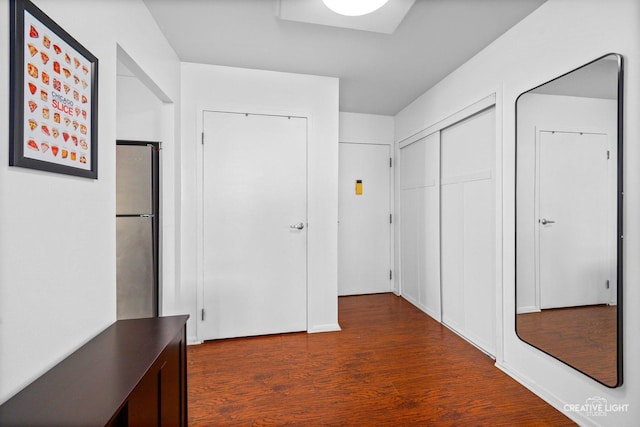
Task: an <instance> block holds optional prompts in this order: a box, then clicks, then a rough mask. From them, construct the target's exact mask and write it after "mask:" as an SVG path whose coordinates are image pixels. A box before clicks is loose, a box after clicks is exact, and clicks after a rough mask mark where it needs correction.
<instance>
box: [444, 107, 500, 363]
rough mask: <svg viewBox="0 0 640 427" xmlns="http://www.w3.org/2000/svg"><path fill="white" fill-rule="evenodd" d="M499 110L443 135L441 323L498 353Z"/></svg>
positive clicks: (458, 125)
mask: <svg viewBox="0 0 640 427" xmlns="http://www.w3.org/2000/svg"><path fill="white" fill-rule="evenodd" d="M495 126H496V120H495V108H494V107H492V108H490V109H487V110H484V111H482V112H480V113H477V114H475V115H473V116H471V117H469V118H467V119H465V120H463V121H461V122H459V123H456V124H455V125H452V126H451V127H448V128H446V129H444V130H442V131H441V147H440V149H441V207H440V209H441V218H442V221H441V229H440V232H441V259H442V261H441V275H442V321H443V322H444V323H445V324H446V325H447V326H449V327H451V328H452V329H454V330H455V331H457V332H458V333H460V334H461V335H463V336H464V337H466V338H467V339H469V340H470V341H472V342H473V343H474V344H476V345H477V346H479V347H480V348H482V349H483V350H484V351H486V352H487V353H489V354H491V355H495V352H496V344H495V343H496V334H495V321H496V319H495V318H496V304H495V299H496V285H495V268H496V262H495V243H496V242H495V221H496V219H495V218H496V217H495V212H496V204H495V141H496V139H495Z"/></svg>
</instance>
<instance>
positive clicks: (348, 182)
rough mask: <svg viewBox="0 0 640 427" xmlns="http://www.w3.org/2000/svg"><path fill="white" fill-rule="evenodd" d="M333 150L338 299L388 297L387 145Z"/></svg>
mask: <svg viewBox="0 0 640 427" xmlns="http://www.w3.org/2000/svg"><path fill="white" fill-rule="evenodd" d="M339 145H340V168H339V169H340V174H339V181H338V210H339V217H340V222H339V226H338V294H339V295H361V294H372V293H378V292H389V291H391V277H390V275H389V272H390V271H391V267H390V264H391V259H390V256H391V249H390V248H391V223H390V221H389V213H390V212H391V209H390V205H389V204H390V179H391V176H390V170H391V168H390V166H389V159H390V154H389V146H388V145H375V144H349V143H340V144H339ZM356 181H360V185H361V191H360V194H357V191H356Z"/></svg>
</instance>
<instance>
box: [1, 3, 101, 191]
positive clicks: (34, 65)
mask: <svg viewBox="0 0 640 427" xmlns="http://www.w3.org/2000/svg"><path fill="white" fill-rule="evenodd" d="M10 4H11V48H10V56H11V57H10V71H11V91H10V102H11V105H10V125H9V127H10V140H9V165H11V166H20V167H25V168H32V169H40V170H44V171H49V172H56V173H63V174H69V175H77V176H82V177H87V178H94V179H97V178H98V127H97V122H98V119H97V113H98V59H97V58H96V57H95V56H93V55H92V54H91V52H89V51H88V50H87V49H85V48H84V47H83V46H82V45H81V44H80V43H78V42H77V41H76V40H75V39H74V38H73V37H71V36H70V35H69V34H68V33H67V32H66V31H65V30H63V29H62V28H61V27H60V26H59V25H58V24H56V23H55V22H53V21H52V20H51V19H50V18H49V17H48V16H47V15H45V14H44V12H42V11H41V10H40V9H38V8H37V7H36V6H35V5H34V4H33V3H31V2H30V1H29V0H14V1H11V2H10Z"/></svg>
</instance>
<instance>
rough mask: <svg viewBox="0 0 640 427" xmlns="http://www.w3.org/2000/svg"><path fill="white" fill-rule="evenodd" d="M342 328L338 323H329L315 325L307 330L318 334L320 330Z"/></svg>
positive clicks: (337, 330) (335, 330) (332, 330)
mask: <svg viewBox="0 0 640 427" xmlns="http://www.w3.org/2000/svg"><path fill="white" fill-rule="evenodd" d="M341 330H342V328H341V327H340V325H339V324H337V323H327V324H325V325H315V326H312V327H311V328H309V329H308V330H307V333H309V334H317V333H320V332H339V331H341Z"/></svg>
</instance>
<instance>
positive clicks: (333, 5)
mask: <svg viewBox="0 0 640 427" xmlns="http://www.w3.org/2000/svg"><path fill="white" fill-rule="evenodd" d="M387 1H389V0H322V2H323V3H324V4H325V6H327V7H328V8H329V9H331V10H332V11H334V12H335V13H338V14H340V15H345V16H362V15H366V14H368V13H371V12H375V11H376V10H378V9H380V8H381V7H382V6H384V5H385V3H386V2H387Z"/></svg>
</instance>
